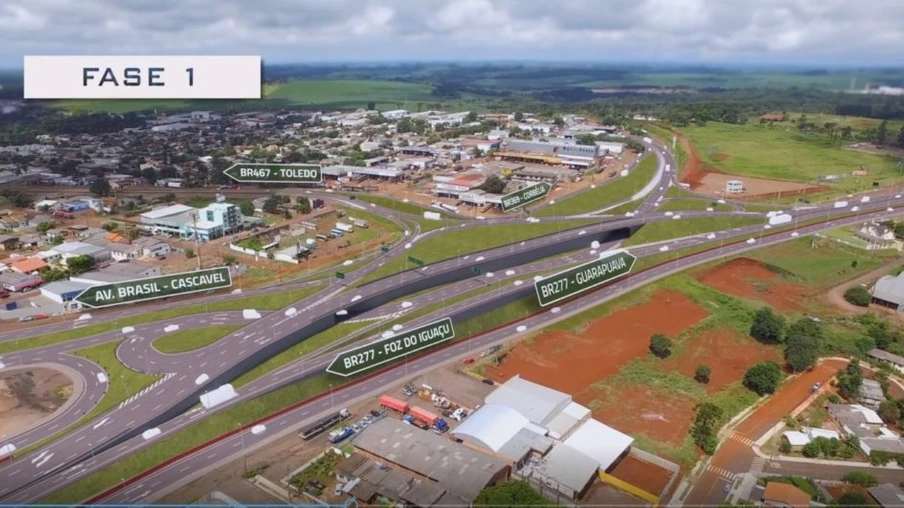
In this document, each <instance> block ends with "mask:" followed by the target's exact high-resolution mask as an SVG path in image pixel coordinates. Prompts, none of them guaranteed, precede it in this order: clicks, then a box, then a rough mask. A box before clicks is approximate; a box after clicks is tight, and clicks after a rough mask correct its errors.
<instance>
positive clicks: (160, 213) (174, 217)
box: [140, 205, 197, 235]
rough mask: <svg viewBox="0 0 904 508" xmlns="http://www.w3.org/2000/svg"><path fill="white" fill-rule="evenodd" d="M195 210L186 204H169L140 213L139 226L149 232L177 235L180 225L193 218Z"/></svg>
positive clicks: (180, 229) (180, 228)
mask: <svg viewBox="0 0 904 508" xmlns="http://www.w3.org/2000/svg"><path fill="white" fill-rule="evenodd" d="M196 213H197V210H195V209H194V208H192V207H190V206H187V205H171V206H165V207H162V208H157V209H155V210H151V211H150V212H145V213H143V214H141V216H140V219H141V226H140V227H141V228H142V229H145V230H147V231H150V232H151V233H154V234H157V233H167V234H170V235H178V234H180V232H181V231H182V225H183V224H185V223H187V222H191V221H192V220H194V218H195V214H196Z"/></svg>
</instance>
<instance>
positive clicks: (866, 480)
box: [841, 471, 879, 487]
mask: <svg viewBox="0 0 904 508" xmlns="http://www.w3.org/2000/svg"><path fill="white" fill-rule="evenodd" d="M841 480H842V481H845V482H848V483H853V484H854V485H860V486H862V487H874V486H876V485H879V480H877V479H876V477H875V476H873V475H872V474H870V473H868V472H866V471H851V472H850V473H848V474H846V475H844V477H843V478H841Z"/></svg>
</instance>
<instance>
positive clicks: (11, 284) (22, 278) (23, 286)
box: [0, 272, 44, 292]
mask: <svg viewBox="0 0 904 508" xmlns="http://www.w3.org/2000/svg"><path fill="white" fill-rule="evenodd" d="M43 283H44V280H43V279H41V276H40V275H26V274H21V273H13V272H4V273H0V288H3V289H5V290H7V291H13V292H18V291H26V290H28V289H32V288H36V287H38V286H40V285H41V284H43Z"/></svg>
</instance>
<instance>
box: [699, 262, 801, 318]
mask: <svg viewBox="0 0 904 508" xmlns="http://www.w3.org/2000/svg"><path fill="white" fill-rule="evenodd" d="M697 280H699V281H700V282H701V283H703V284H706V285H707V286H710V287H712V288H713V289H715V290H717V291H720V292H722V293H726V294H729V295H732V296H737V297H740V298H749V299H754V300H762V301H765V302H766V303H768V304H769V305H771V306H772V307H775V309H776V310H778V311H800V310H802V307H801V305H800V302H803V301H806V299H807V298H808V297H809V295H808V291H807V288H806V287H804V286H801V285H798V284H790V283H786V282H782V281H781V276H780V275H778V274H777V273H775V272H773V271H772V270H769V269H768V268H767V267H766V266H765V265H763V264H762V263H760V262H759V261H755V260H753V259H748V258H739V259H733V260H731V261H729V262H727V263H722V264H720V265H718V266H716V267H714V268H710V269H708V270H705V271H703V272H702V273H698V274H697Z"/></svg>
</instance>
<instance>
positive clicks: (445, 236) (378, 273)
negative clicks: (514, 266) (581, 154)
mask: <svg viewBox="0 0 904 508" xmlns="http://www.w3.org/2000/svg"><path fill="white" fill-rule="evenodd" d="M586 224H592V221H569V222H546V223H544V222H541V223H534V224H531V223H525V224H503V225H493V226H484V227H473V228H466V229H453V230H452V231H446V232H443V233H440V234H437V235H436V236H431V237H429V238H426V239H424V240H422V241H420V242H418V243H416V244H414V245H413V246H412V247H411V249H410V250H408V253H407V254H406V255H402V256H398V257H396V258H395V259H393V260H391V261H388V262H387V263H386V264H384V265H383V266H381V267H380V268H378V269H376V270H374V271H373V272H372V273H371V274H370V275H368V276H367V277H365V278H364V279H362V280H361V281H360V282H359V285H360V284H365V283H367V282H370V281H373V280H376V279H379V278H381V277H385V276H387V275H391V274H394V273H398V272H399V271H401V270H404V269H405V267H406V264H407V265H408V268H409V269H410V268H416V267H415V266H414V265H412V264H411V263H407V259H408V257H409V256H411V257H414V258H415V259H419V260H421V261H423V262H424V263H425V264H430V263H436V262H437V261H442V260H444V259H449V258H454V257H456V256H463V255H465V254H469V253H471V252H477V251H482V250H487V249H492V248H495V247H500V246H503V245H509V244H513V243H515V242H521V241H523V240H527V239H529V238H535V237H538V236H544V235H548V234H552V233H556V232H559V231H564V230H566V229H570V228H576V227H580V226H583V225H586Z"/></svg>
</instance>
